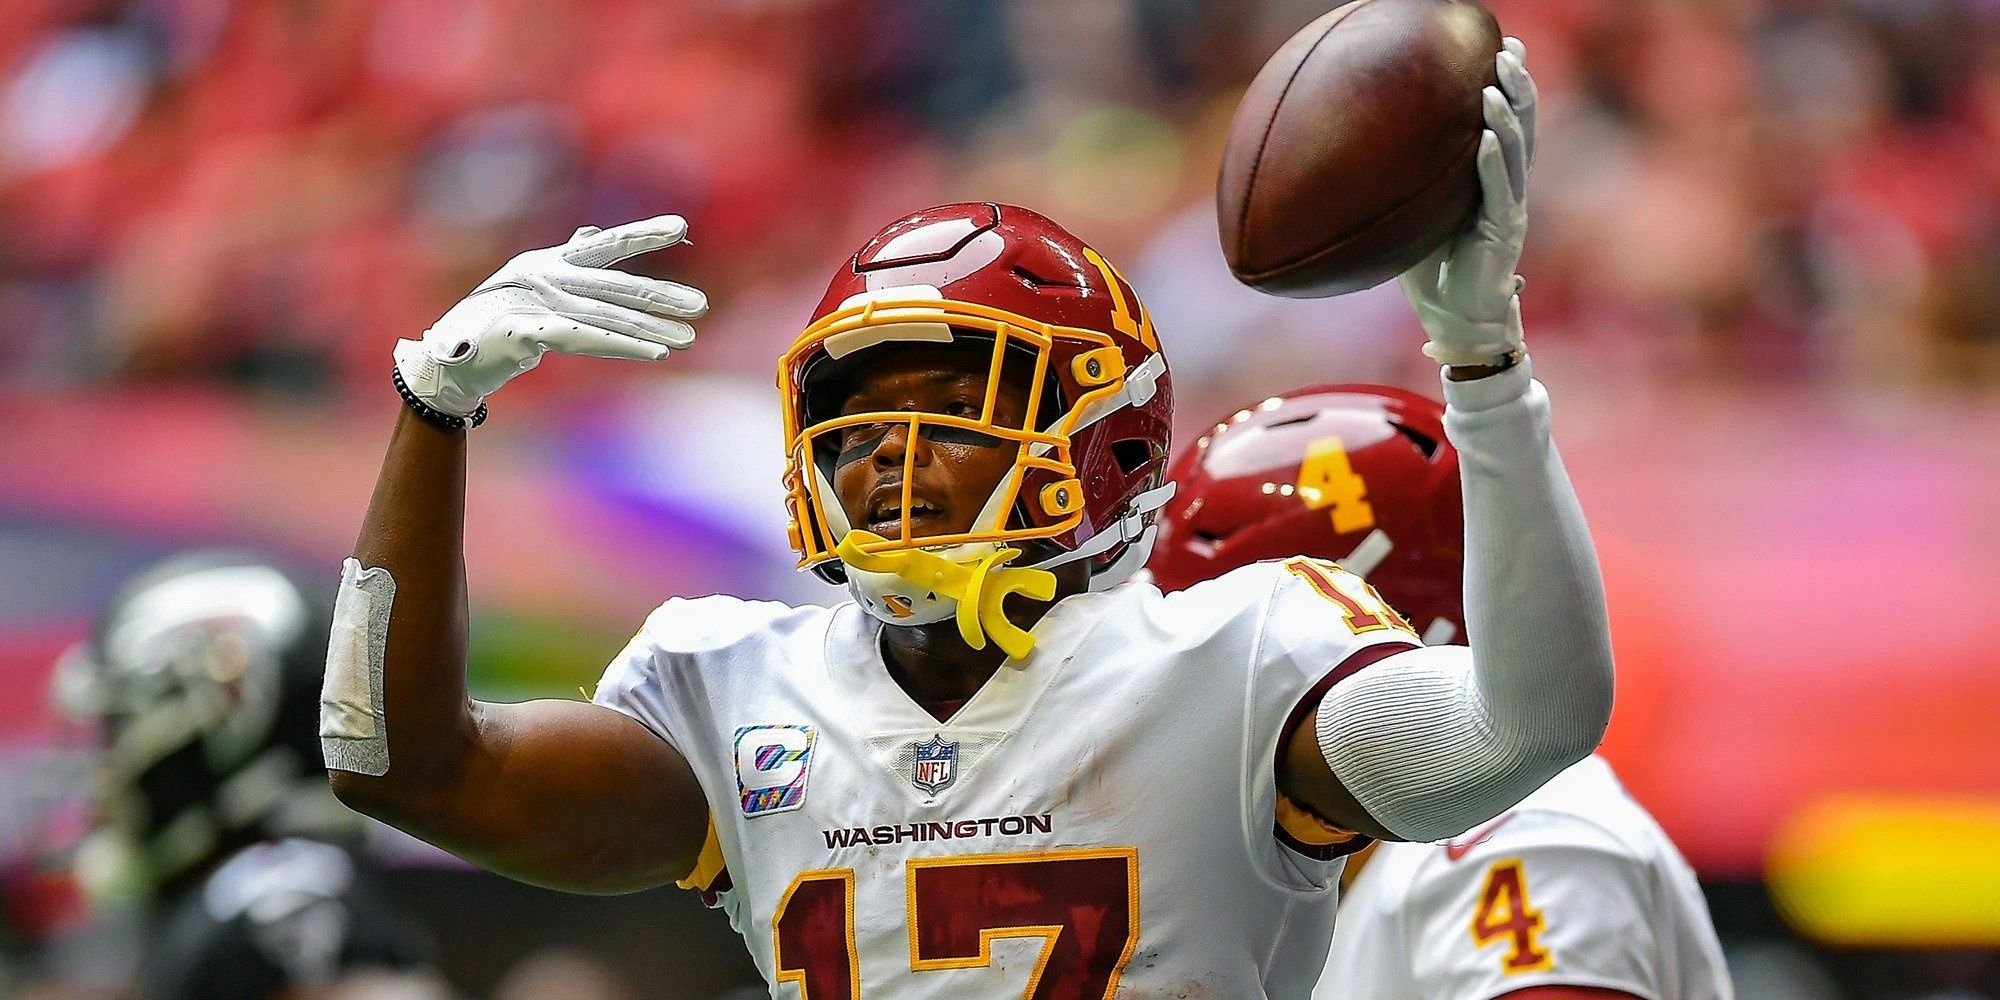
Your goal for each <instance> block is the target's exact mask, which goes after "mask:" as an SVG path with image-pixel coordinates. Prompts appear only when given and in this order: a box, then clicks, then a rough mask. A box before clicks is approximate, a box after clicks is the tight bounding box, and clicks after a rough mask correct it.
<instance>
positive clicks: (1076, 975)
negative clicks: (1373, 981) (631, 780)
mask: <svg viewBox="0 0 2000 1000" xmlns="http://www.w3.org/2000/svg"><path fill="white" fill-rule="evenodd" d="M1326 588H1332V590H1331V591H1329V590H1327V589H1326ZM881 627H882V626H880V625H878V623H877V622H876V621H875V620H874V619H871V618H869V617H868V616H867V615H866V614H864V613H863V612H862V611H861V610H860V609H859V608H857V607H856V606H854V605H853V604H843V605H840V606H838V607H833V608H819V607H804V608H794V607H788V606H785V605H781V604H771V603H751V602H745V601H740V600H736V599H734V598H728V597H705V598H701V599H698V600H672V601H669V602H667V604H666V605H664V606H663V607H661V608H660V609H659V610H658V611H657V612H655V613H654V614H653V615H652V617H651V618H649V619H648V620H647V622H646V626H645V628H644V629H643V630H642V631H641V632H640V633H639V635H638V636H637V637H636V638H635V639H634V640H633V641H632V644H631V645H630V646H629V647H628V648H627V649H626V650H625V652H624V653H623V654H621V656H620V657H619V658H618V660H617V661H616V662H614V663H613V664H612V665H611V667H610V669H609V670H607V671H606V673H605V676H604V680H603V682H602V684H601V685H600V686H599V689H598V691H597V696H596V699H597V701H598V703H600V704H604V705H609V706H611V707H613V708H615V709H617V710H619V711H621V712H624V713H626V714H627V715H630V716H631V717H633V718H635V719H637V720H639V721H640V722H642V723H644V724H645V725H646V726H647V727H648V728H650V729H652V730H653V731H654V732H655V733H658V734H659V735H660V736H661V738H663V739H665V740H667V741H668V742H669V743H671V744H672V745H673V746H675V747H676V748H678V749H679V750H680V752H681V753H682V754H683V755H685V756H686V758H687V760H688V762H689V764H690V765H692V766H693V768H694V771H695V773H696V774H697V775H698V776H699V777H700V780H701V783H702V787H703V789H704V791H705V793H706V796H707V799H708V803H709V809H710V812H711V819H712V829H713V832H714V834H715V836H714V837H713V839H712V847H719V856H717V855H716V852H714V851H709V852H705V854H704V861H703V863H702V864H701V865H699V866H697V868H696V871H695V873H694V874H693V875H692V876H691V877H690V881H689V882H688V883H683V884H692V885H694V886H696V887H700V888H704V889H712V890H716V895H719V898H720V901H721V905H722V906H723V907H724V908H725V909H726V910H727V911H728V913H729V916H730V920H731V923H732V924H733V925H734V926H735V927H736V929H737V930H738V931H739V932H740V933H742V935H743V938H744V940H745V942H747V943H748V945H749V948H750V952H751V954H752V956H753V957H754V958H755V960H756V963H757V967H758V968H759V970H761V971H762V973H763V975H764V977H765V979H766V981H767V982H769V983H771V984H772V989H771V992H772V996H774V997H785V998H791V997H809V998H810V1000H861V998H867V1000H892V998H895V1000H902V998H919V997H921V998H968V997H993V998H1014V997H1044V998H1062V1000H1086V998H1097V997H1112V996H1114V995H1115V996H1118V997H1189V996H1206V997H1230V998H1246V997H1264V996H1276V997H1295V998H1302V997H1305V996H1306V995H1307V994H1308V993H1309V992H1310V991H1311V989H1312V984H1313V981H1314V979H1315V978H1316V977H1317V976H1318V974H1319V971H1320V967H1321V964H1322V963H1323V960H1324V958H1325V954H1326V942H1327V939H1328V937H1329V935H1330V934H1331V933H1332V920H1333V896H1334V893H1333V892H1331V891H1326V890H1327V887H1328V886H1329V885H1330V884H1331V883H1332V882H1333V881H1334V880H1335V879H1336V878H1337V876H1338V872H1339V865H1340V862H1339V861H1338V860H1337V858H1336V857H1335V855H1337V854H1338V853H1339V850H1338V849H1339V847H1340V846H1342V845H1328V847H1327V849H1325V850H1323V851H1320V852H1318V856H1317V857H1313V856H1309V855H1308V853H1304V852H1302V850H1299V849H1295V848H1294V847H1293V846H1288V845H1290V844H1294V843H1296V842H1293V841H1290V840H1287V841H1286V842H1285V843H1281V841H1280V839H1279V836H1278V831H1277V830H1276V829H1275V826H1274V811H1275V810H1276V808H1277V791H1276V784H1275V780H1276V779H1275V767H1276V759H1277V752H1278V746H1279V737H1280V733H1281V732H1282V731H1283V730H1284V729H1285V727H1286V725H1287V723H1288V722H1293V721H1294V720H1296V719H1299V718H1303V717H1304V716H1303V714H1302V712H1301V710H1300V706H1301V703H1302V702H1304V701H1306V700H1308V699H1309V698H1310V699H1311V700H1312V701H1313V702H1315V703H1316V701H1317V697H1316V695H1314V691H1315V690H1316V689H1317V690H1324V689H1325V687H1326V686H1328V685H1329V684H1331V683H1332V682H1333V681H1335V680H1337V679H1338V678H1339V677H1342V676H1346V675H1347V674H1348V673H1350V672H1351V671H1353V670H1355V669H1358V668H1359V667H1361V666H1363V665H1365V664H1367V663H1370V662H1373V661H1375V660H1378V659H1381V658H1383V657H1385V656H1387V655H1390V654H1392V653H1394V652H1396V651H1399V650H1402V649H1406V648H1411V647H1412V646H1413V643H1414V639H1413V637H1412V636H1411V635H1410V634H1409V633H1408V632H1407V631H1406V628H1407V626H1404V625H1402V624H1401V622H1400V621H1397V620H1395V619H1394V616H1393V613H1392V612H1388V611H1387V609H1386V608H1383V607H1381V605H1380V603H1379V598H1376V597H1375V596H1374V594H1373V592H1372V591H1370V590H1368V588H1367V587H1366V585H1365V584H1362V583H1361V582H1360V580H1359V579H1358V578H1356V577H1353V576H1350V575H1347V574H1345V573H1343V572H1341V571H1339V570H1336V569H1333V568H1332V567H1331V566H1329V565H1328V564H1322V563H1311V562H1306V561H1301V560H1293V561H1289V562H1287V563H1283V564H1277V563H1271V564H1263V565H1258V566H1251V567H1246V568H1244V569H1241V570H1238V571H1236V572H1234V573H1230V574H1228V575H1227V576H1224V577H1221V578H1219V579H1216V580H1212V581H1209V582H1207V583H1204V584H1201V585H1199V586H1196V587H1192V588H1189V589H1187V590H1185V591H1181V592H1179V593H1175V594H1171V595H1163V594H1161V593H1160V591H1159V590H1158V589H1157V588H1155V587H1153V586H1152V585H1150V584H1145V583H1128V584H1125V585H1123V586H1119V587H1115V588H1112V589H1110V590H1107V591H1105V592H1102V593H1095V594H1082V595H1077V596H1074V597H1070V598H1067V599H1065V600H1063V601H1062V602H1060V603H1059V604H1057V605H1056V607H1055V608H1053V609H1052V610H1050V612H1049V613H1048V614H1047V616H1046V617H1044V618H1043V619H1042V621H1041V622H1040V624H1038V625H1037V626H1036V627H1035V629H1034V634H1035V637H1036V643H1035V648H1034V650H1033V652H1032V653H1030V654H1029V656H1028V657H1027V658H1026V659H1024V660H1018V661H1009V662H1008V663H1006V664H1004V665H1003V666H1001V668H1000V670H999V672H998V673H996V674H995V675H994V676H993V678H992V679H991V680H990V681H988V682H987V683H986V685H985V686H984V687H982V688H981V689H980V690H979V692H978V693H977V694H976V695H975V696H973V697H972V699H971V700H969V701H968V702H967V703H966V704H965V705H964V706H963V707H962V708H960V709H959V711H958V712H957V713H956V714H955V715H953V716H952V717H951V719H950V720H949V721H946V722H939V721H938V720H936V719H934V718H932V717H931V716H930V715H929V714H928V713H927V712H925V711H924V710H923V709H922V708H920V707H919V706H918V705H917V704H916V703H915V702H914V701H912V700H911V699H910V698H909V696H908V695H907V694H905V693H904V691H903V690H902V688H901V687H899V686H898V685H897V684H896V682H895V681H894V680H893V679H892V678H891V677H890V675H889V673H888V671H887V669H886V668H885V667H884V665H883V661H882V657H881V654H880V652H879V646H878V645H877V642H878V632H879V629H880V628H881ZM1308 707H1309V706H1308ZM1297 846H1298V847H1299V848H1304V845H1303V844H1299V845H1297ZM725 890H726V891H725ZM794 984H796V985H794Z"/></svg>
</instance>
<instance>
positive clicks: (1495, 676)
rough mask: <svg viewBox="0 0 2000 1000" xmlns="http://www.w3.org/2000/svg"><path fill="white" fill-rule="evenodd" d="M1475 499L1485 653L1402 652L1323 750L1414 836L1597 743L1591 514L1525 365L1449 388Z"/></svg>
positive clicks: (1376, 810)
mask: <svg viewBox="0 0 2000 1000" xmlns="http://www.w3.org/2000/svg"><path fill="white" fill-rule="evenodd" d="M1444 395H1445V400H1446V403H1447V404H1448V406H1447V409H1446V412H1445V429H1446V431H1447V433H1449V434H1450V436H1451V441H1452V444H1454V445H1456V446H1457V448H1458V453H1459V475H1460V477H1461V480H1462V482H1463V490H1464V495H1465V617H1466V631H1467V634H1468V639H1469V640H1470V643H1471V648H1470V649H1467V648H1465V647H1459V646H1433V647H1428V648H1425V649H1419V650H1412V651H1410V652H1406V653H1399V654H1397V655H1395V656H1391V657H1388V658H1387V659H1384V660H1383V661H1381V662H1380V663H1377V664H1375V665H1374V666H1372V667H1370V668H1369V669H1367V670H1364V671H1361V672H1360V673H1358V674H1355V675H1354V676H1353V677H1349V678H1347V680H1346V681H1344V682H1343V683H1341V684H1339V685H1336V686H1335V687H1334V688H1333V690H1332V691H1331V692H1329V693H1328V694H1327V696H1326V698H1325V699H1324V700H1323V701H1322V702H1321V703H1320V707H1319V713H1318V717H1317V730H1318V733H1319V745H1320V752H1321V753H1323V754H1324V755H1325V756H1326V762H1327V765H1328V766H1329V767H1331V768H1332V769H1333V773H1334V774H1335V775H1337V776H1338V777H1339V778H1340V780H1341V783H1342V784H1343V785H1345V786H1346V788H1347V790H1348V791H1349V792H1350V793H1352V794H1353V795H1354V797H1355V800H1356V801H1358V802H1359V803H1360V804H1361V805H1362V807H1363V808H1365V809H1367V810H1368V813H1369V815H1371V816H1373V817H1374V818H1375V819H1376V820H1377V821H1378V822H1380V823H1381V824H1382V825H1383V826H1384V827H1386V828H1387V829H1388V830H1390V831H1391V832H1393V833H1395V834H1396V835H1397V836H1400V837H1404V838H1407V839H1409V840H1419V841H1429V840H1439V839H1442V838H1445V837H1450V836H1453V835H1455V834H1458V833H1461V832H1463V831H1465V830H1466V829H1468V828H1470V827H1472V826H1473V825H1475V824H1478V823H1481V822H1484V821H1486V820H1487V819H1490V818H1492V817H1493V816H1496V815H1498V814H1499V813H1500V812H1501V811H1502V810H1504V809H1506V808H1508V807H1509V806H1512V805H1513V804H1514V803H1516V802H1518V801H1520V800H1521V798H1522V796H1525V795H1527V794H1528V793H1529V792H1532V791H1534V790H1535V789H1536V788H1539V787H1541V785H1542V783H1543V782H1545V781H1547V780H1548V779H1549V778H1551V777H1553V776H1554V775H1555V774H1556V772H1558V771H1561V770H1562V769H1563V768H1565V767H1568V766H1569V765H1570V764H1572V763H1574V762H1576V761H1578V760H1581V759H1582V758H1583V757H1584V755H1586V754H1588V753H1590V751H1591V750H1592V749H1593V748H1595V747H1596V746H1597V741H1598V739H1599V738H1600V737H1602V736H1603V735H1604V726H1605V723H1606V722H1608V721H1609V720H1610V716H1611V635H1610V632H1609V629H1608V627H1607V624H1606V620H1605V611H1604V585H1603V581H1602V580H1601V579H1600V578H1599V576H1598V571H1597V556H1596V553H1595V551H1594V550H1593V549H1592V548H1591V544H1590V533H1589V530H1588V529H1587V528H1586V527H1585V525H1584V523H1583V511H1582V509H1581V508H1580V507H1579V506H1578V504H1577V501H1576V493H1575V491H1574V490H1572V489H1571V487H1570V482H1569V476H1568V474H1567V473H1565V472H1564V471H1563V466H1562V460H1561V459H1560V458H1558V457H1557V455H1556V450H1555V444H1554V442H1553V441H1552V440H1550V437H1549V398H1548V393H1547V392H1546V391H1544V390H1543V388H1542V385H1541V383H1539V382H1536V381H1534V380H1533V378H1532V376H1531V375H1530V372H1529V366H1528V362H1527V360H1525V359H1523V360H1522V362H1521V363H1520V364H1519V365H1517V366H1515V367H1514V368H1512V369H1509V370H1507V371H1504V372H1500V373H1498V374H1496V375H1491V376H1488V377H1486V378H1483V379H1478V380H1475V381H1470V382H1453V381H1449V380H1446V381H1445V383H1444Z"/></svg>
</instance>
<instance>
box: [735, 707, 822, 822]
mask: <svg viewBox="0 0 2000 1000" xmlns="http://www.w3.org/2000/svg"><path fill="white" fill-rule="evenodd" d="M813 741H814V733H813V727H811V726H744V727H743V728H741V729H738V730H737V731H736V791H737V794H738V797H739V799H740V801H741V802H742V803H743V815H745V816H763V815H767V814H769V813H781V812H790V811H791V810H793V809H797V808H798V807H800V806H802V805H805V804H806V772H807V770H808V769H809V768H810V767H811V766H812V751H813Z"/></svg>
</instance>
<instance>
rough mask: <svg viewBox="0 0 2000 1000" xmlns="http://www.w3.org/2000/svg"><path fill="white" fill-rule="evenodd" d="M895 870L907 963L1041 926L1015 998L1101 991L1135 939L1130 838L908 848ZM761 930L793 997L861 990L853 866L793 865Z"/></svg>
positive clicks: (847, 996)
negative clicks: (899, 878)
mask: <svg viewBox="0 0 2000 1000" xmlns="http://www.w3.org/2000/svg"><path fill="white" fill-rule="evenodd" d="M904 880H905V883H906V886H905V896H906V900H905V906H906V908H907V911H908V915H909V916H908V921H909V935H910V968H911V969H912V970H914V971H918V972H923V971H926V970H930V969H978V968H985V967H987V966H990V965H992V964H993V941H994V940H995V939H996V938H1040V939H1041V941H1042V950H1041V955H1040V957H1039V958H1037V959H1036V961H1035V968H1034V971H1033V972H1032V973H1030V974H1029V976H1028V983H1027V986H1026V988H1025V989H1023V990H1022V992H1021V996H1022V1000H1054V998H1057V997H1105V998H1108V997H1110V996H1111V994H1112V991H1114V990H1116V989H1117V988H1118V974H1119V973H1120V972H1122V971H1123V970H1124V968H1125V963H1126V962H1128V961H1130V960H1131V958H1132V949H1133V948H1134V947H1135V946H1137V945H1138V943H1139V852H1138V850H1137V849H1135V848H1130V847H1113V848H1104V849H1091V850H1075V851H1038V852H1031V853H1024V854H979V855H968V856H964V857H947V858H917V859H912V860H910V861H909V862H906V864H905V876H904ZM771 935H772V938H773V944H774V955H775V957H776V964H777V978H778V981H779V982H781V983H798V984H799V995H800V998H801V1000H861V961H860V955H859V953H858V949H857V948H856V947H855V941H854V869H852V868H825V869H817V870H814V871H806V872H800V873H799V875H798V877H797V878H794V879H793V880H792V884H791V887H790V888H788V889H786V890H785V894H784V896H783V898H781V899H780V900H779V901H778V910H777V913H776V914H775V915H774V916H773V917H772V918H771Z"/></svg>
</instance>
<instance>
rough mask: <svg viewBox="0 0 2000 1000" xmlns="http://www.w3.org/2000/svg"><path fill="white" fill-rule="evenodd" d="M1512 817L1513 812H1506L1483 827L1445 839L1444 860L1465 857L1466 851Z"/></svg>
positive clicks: (1484, 841)
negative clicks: (1454, 837)
mask: <svg viewBox="0 0 2000 1000" xmlns="http://www.w3.org/2000/svg"><path fill="white" fill-rule="evenodd" d="M1513 818H1514V814H1513V813H1507V814H1505V815H1503V816H1501V817H1500V818H1499V819H1496V820H1494V821H1493V822H1491V823H1488V824H1486V825H1485V826H1484V827H1482V828H1480V829H1478V830H1475V831H1473V832H1472V833H1470V834H1467V835H1465V836H1463V837H1460V838H1458V839H1457V840H1447V841H1445V844H1444V856H1445V860H1447V861H1457V860H1458V859H1460V858H1462V857H1465V855H1466V854H1467V853H1468V852H1470V851H1471V850H1472V849H1473V848H1475V847H1478V846H1479V845H1481V844H1483V843H1486V841H1487V838H1489V837H1492V836H1493V831H1495V830H1498V829H1500V827H1501V826H1502V825H1504V824H1505V823H1506V822H1507V821H1508V820H1510V819H1513Z"/></svg>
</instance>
